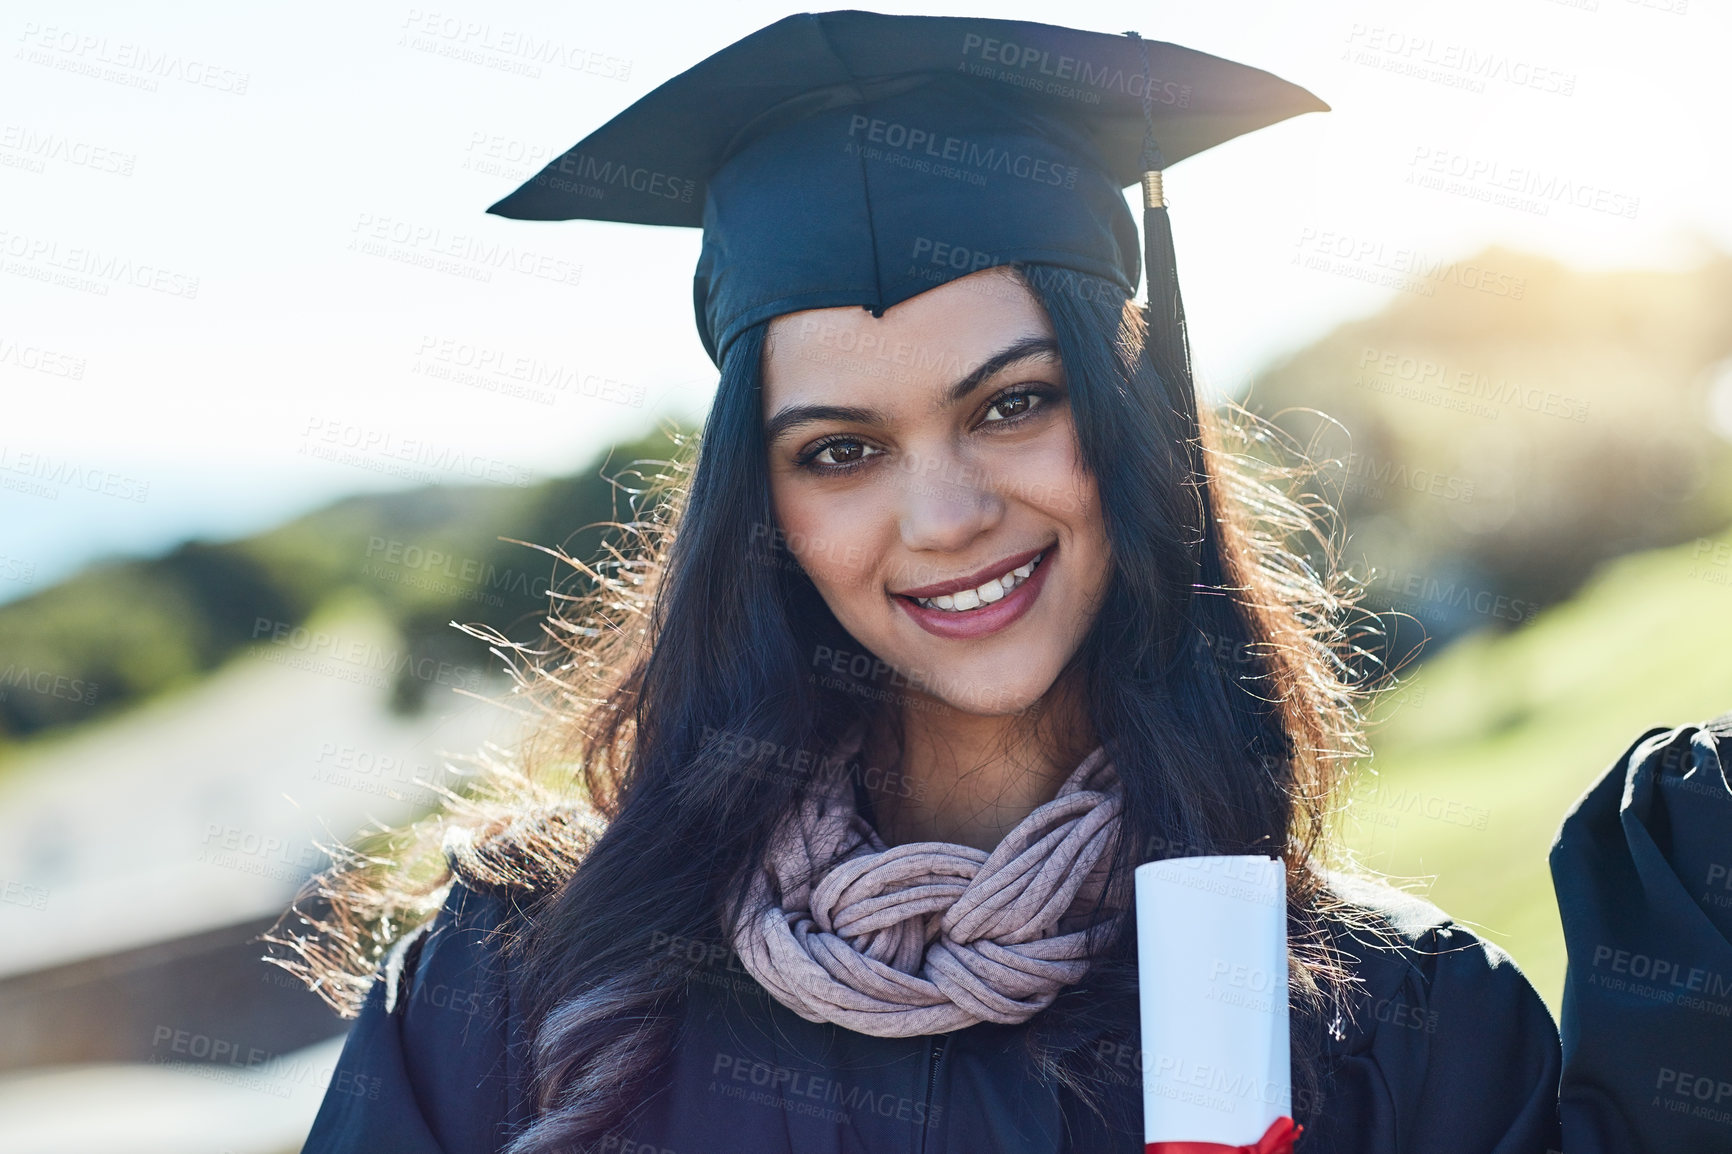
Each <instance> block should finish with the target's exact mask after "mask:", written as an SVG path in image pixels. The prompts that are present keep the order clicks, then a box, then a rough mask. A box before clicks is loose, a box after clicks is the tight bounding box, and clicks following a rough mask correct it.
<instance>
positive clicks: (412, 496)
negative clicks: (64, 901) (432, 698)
mask: <svg viewBox="0 0 1732 1154" xmlns="http://www.w3.org/2000/svg"><path fill="white" fill-rule="evenodd" d="M673 433H674V435H676V436H677V435H681V432H680V430H678V429H675V430H673ZM673 453H674V443H673V441H672V440H671V439H670V437H669V435H668V433H667V431H658V432H655V433H651V434H649V435H646V436H644V437H643V438H640V439H639V440H637V441H633V442H630V443H627V444H624V445H619V446H616V447H615V448H614V449H612V450H611V451H610V452H608V453H606V454H603V455H602V456H601V457H600V458H598V459H597V460H596V461H594V462H592V463H591V465H590V466H589V467H587V468H585V469H583V470H582V471H580V472H579V473H577V474H575V475H574V476H571V477H566V478H561V479H557V480H552V481H547V482H544V483H542V484H540V485H537V486H534V487H529V488H513V487H508V486H474V487H457V486H438V487H428V488H421V489H414V490H409V491H405V492H400V493H390V494H385V495H376V496H359V497H351V498H348V499H345V500H343V501H339V502H337V503H336V504H334V505H331V506H328V507H327V508H324V509H320V510H318V511H316V512H313V513H310V514H308V515H306V516H304V517H301V518H299V519H297V520H294V521H290V522H288V523H286V524H284V525H281V526H279V527H278V528H275V529H272V530H270V531H269V532H266V533H261V534H258V535H256V536H252V537H247V538H244V539H241V540H236V541H230V542H224V543H218V544H213V543H207V542H198V541H195V542H189V543H187V544H184V545H181V546H180V547H178V548H176V549H175V550H173V551H172V552H170V553H169V554H167V555H166V556H163V557H159V558H154V559H147V560H127V561H120V562H114V563H109V564H102V565H97V566H93V567H92V568H90V569H87V570H85V571H84V572H82V573H80V574H78V575H77V576H75V577H73V578H71V579H69V580H67V581H64V582H62V583H60V584H58V585H55V586H53V587H52V588H49V589H46V590H44V591H42V592H41V593H39V594H36V595H35V596H32V597H29V598H25V599H22V600H19V601H15V602H12V603H10V604H7V605H5V606H0V747H3V746H4V745H5V744H7V743H9V742H15V741H17V740H19V739H23V738H27V737H30V736H32V735H34V734H38V733H41V732H43V731H47V730H53V729H56V728H60V727H66V726H73V725H77V724H80V723H82V722H85V721H88V720H91V719H92V718H94V717H98V716H101V715H104V714H107V713H110V712H113V711H116V710H120V709H123V708H125V707H126V706H128V705H131V704H134V703H137V702H139V701H142V700H145V699H147V698H150V697H153V696H155V695H157V694H160V693H163V692H165V691H168V690H171V689H175V688H178V687H182V686H186V685H189V684H192V683H193V682H196V681H197V680H199V679H200V678H202V677H203V676H205V675H206V674H207V673H209V672H210V671H212V670H214V669H215V668H216V667H217V666H218V665H220V664H222V663H223V662H224V661H225V660H226V659H227V658H229V657H230V656H232V655H234V654H235V653H236V652H237V651H239V650H240V649H242V648H244V647H246V646H248V645H251V644H254V643H256V642H259V641H262V640H267V639H270V638H271V637H273V636H275V637H277V638H282V637H284V636H286V635H288V634H289V633H290V631H292V630H294V629H296V628H298V627H301V626H303V625H304V624H305V623H306V622H307V620H308V619H309V617H311V616H312V615H313V614H314V613H315V612H316V611H317V610H318V609H319V607H320V606H322V605H324V604H326V603H328V602H330V601H331V600H332V599H333V598H335V597H336V596H338V595H339V594H341V593H344V592H346V591H347V592H355V591H360V592H361V593H363V594H364V595H365V596H366V598H368V599H369V600H371V601H373V602H374V603H376V604H377V605H378V606H380V607H381V608H382V609H383V610H384V612H385V615H386V617H387V619H388V621H389V623H390V624H391V625H392V626H393V627H394V628H395V629H396V631H397V633H398V634H399V636H400V638H401V643H402V647H401V656H400V657H399V658H398V664H400V665H401V666H402V668H403V670H404V671H407V670H409V669H413V668H416V667H417V666H421V667H424V659H429V658H430V659H432V660H434V661H445V662H450V663H452V664H455V665H461V666H464V667H467V668H477V667H488V668H491V667H492V666H494V665H496V664H497V662H495V661H494V660H493V659H492V658H490V657H488V655H487V654H486V653H485V651H484V649H483V647H482V646H481V645H480V644H479V643H478V642H476V641H475V640H473V639H471V638H468V637H465V636H464V635H462V634H460V633H459V632H458V631H457V630H455V629H453V628H451V627H450V625H449V622H451V621H452V620H458V621H463V622H482V623H485V624H487V625H490V626H492V627H494V628H496V629H498V630H500V631H501V632H503V633H504V634H506V635H507V636H509V637H512V638H514V639H517V638H526V637H532V636H534V631H535V627H536V622H537V621H538V620H539V618H540V617H541V615H542V614H544V613H545V612H546V610H547V606H548V601H547V593H548V590H549V587H550V583H553V582H566V584H565V585H564V586H562V587H563V588H566V589H567V590H568V591H569V590H570V589H571V586H570V584H569V582H570V581H571V580H572V579H573V577H574V574H573V573H572V572H571V570H570V569H569V568H566V567H563V566H560V565H558V564H557V563H556V562H555V561H554V560H553V559H552V558H551V557H549V556H547V555H546V554H545V553H541V552H538V551H536V550H533V549H530V548H526V547H525V546H524V545H520V544H515V543H513V541H511V540H505V539H506V538H513V539H515V540H516V541H525V542H531V543H533V544H537V545H544V546H549V547H557V546H561V545H563V546H564V547H565V548H566V549H567V550H568V551H569V552H570V553H571V554H572V555H573V556H575V557H580V558H583V559H585V560H589V559H592V558H594V557H595V556H597V555H598V554H599V553H600V551H601V548H602V541H603V539H604V535H605V530H604V529H603V528H601V527H600V526H601V525H602V524H603V523H605V522H610V521H616V520H618V521H629V520H631V519H632V517H633V516H634V514H633V512H632V509H631V506H630V504H629V500H628V496H629V494H628V492H627V491H628V490H630V489H635V488H640V487H641V477H638V476H636V475H635V474H634V470H633V468H632V462H634V461H664V460H667V459H669V458H670V457H671V456H672V455H673ZM643 471H644V473H646V474H649V473H653V472H654V471H655V470H654V468H653V467H646V468H645V469H644V470H643ZM429 684H430V682H429V680H428V679H427V678H424V677H418V676H410V675H407V673H406V672H399V673H398V675H397V676H396V677H395V679H394V681H393V696H392V704H393V707H394V708H397V709H399V710H404V711H412V710H414V709H416V708H418V707H419V705H420V703H421V699H422V696H423V695H424V694H425V692H426V690H427V688H428V686H429Z"/></svg>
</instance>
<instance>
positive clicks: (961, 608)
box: [893, 545, 1054, 639]
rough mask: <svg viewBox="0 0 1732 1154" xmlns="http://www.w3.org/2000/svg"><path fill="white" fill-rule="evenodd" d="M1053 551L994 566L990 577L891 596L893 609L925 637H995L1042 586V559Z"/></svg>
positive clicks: (1036, 552)
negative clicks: (910, 619) (904, 616)
mask: <svg viewBox="0 0 1732 1154" xmlns="http://www.w3.org/2000/svg"><path fill="white" fill-rule="evenodd" d="M1053 548H1054V546H1051V545H1049V546H1047V547H1046V548H1044V549H1036V550H1031V551H1029V552H1027V553H1022V554H1019V555H1017V556H1014V557H1007V558H1005V560H1003V561H1001V562H998V563H996V564H995V565H994V566H993V569H996V570H997V571H998V572H997V573H996V574H993V573H992V571H991V570H988V571H987V576H986V578H985V579H984V580H982V579H981V576H980V574H969V575H968V576H966V577H962V578H959V579H957V580H953V581H942V582H938V583H937V584H933V585H924V586H921V587H920V588H918V589H907V590H903V591H902V592H900V593H896V594H893V596H894V598H895V600H896V603H897V604H898V605H900V606H901V607H902V609H903V611H904V612H906V613H907V614H908V615H909V616H910V617H911V618H913V619H914V623H915V624H916V625H919V626H920V627H921V628H922V629H924V630H926V631H927V632H928V633H931V634H934V635H936V636H939V637H946V638H953V639H962V638H974V637H984V636H986V635H987V634H990V633H996V632H998V631H999V630H1000V629H1003V628H1005V627H1006V626H1008V625H1010V623H1011V622H1013V621H1015V620H1016V619H1017V618H1019V617H1021V616H1022V615H1023V614H1024V613H1026V612H1027V611H1028V609H1029V607H1030V606H1031V605H1033V604H1034V600H1035V598H1036V597H1038V596H1039V595H1040V587H1041V586H1042V585H1043V584H1044V583H1045V578H1046V570H1047V566H1046V565H1045V564H1044V562H1045V560H1046V558H1047V555H1048V554H1049V553H1051V552H1052V550H1053Z"/></svg>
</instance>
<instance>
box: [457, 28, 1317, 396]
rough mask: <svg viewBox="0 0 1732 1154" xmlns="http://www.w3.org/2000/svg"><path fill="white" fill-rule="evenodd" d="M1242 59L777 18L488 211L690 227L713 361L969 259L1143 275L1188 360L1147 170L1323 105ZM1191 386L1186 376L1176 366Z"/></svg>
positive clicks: (1167, 335)
mask: <svg viewBox="0 0 1732 1154" xmlns="http://www.w3.org/2000/svg"><path fill="white" fill-rule="evenodd" d="M1327 107H1328V106H1327V105H1325V104H1324V103H1323V102H1322V101H1320V100H1318V99H1317V98H1316V97H1315V96H1312V95H1311V94H1310V93H1309V92H1307V91H1305V90H1304V89H1303V88H1299V87H1297V86H1295V85H1293V84H1289V83H1288V82H1286V81H1284V80H1282V79H1280V78H1279V77H1276V76H1272V75H1270V74H1269V73H1267V72H1263V71H1261V70H1259V69H1256V68H1251V67H1247V66H1246V65H1243V64H1236V63H1234V62H1232V61H1230V60H1223V59H1221V58H1220V57H1216V56H1210V55H1208V54H1206V53H1202V52H1196V51H1193V50H1191V49H1188V48H1182V47H1179V46H1178V45H1175V44H1166V43H1161V42H1157V41H1150V40H1144V39H1142V38H1141V37H1139V36H1138V35H1137V34H1136V33H1126V34H1124V35H1122V36H1114V35H1109V34H1105V33H1099V32H1086V31H1081V30H1078V29H1074V28H1061V27H1056V26H1054V25H1050V24H1037V23H1031V22H1028V21H1020V20H995V19H978V18H961V17H949V16H887V15H881V14H879V13H874V12H857V11H845V12H821V13H803V14H800V15H796V16H789V17H786V18H784V19H782V20H778V21H777V22H776V23H774V24H771V25H769V26H768V27H766V28H762V29H760V30H759V31H757V32H754V33H752V34H751V35H749V36H747V37H745V38H744V39H741V40H739V41H736V42H735V43H733V44H730V45H729V46H727V47H726V48H724V49H722V50H721V51H719V52H717V53H716V54H715V55H713V56H711V57H709V58H708V59H707V60H704V61H701V62H700V63H698V64H696V65H694V66H693V67H692V68H689V69H687V70H686V71H685V72H682V73H681V74H679V75H678V76H675V77H674V78H673V79H671V80H669V81H667V82H666V83H664V84H662V85H661V86H660V87H659V88H657V89H655V90H654V91H653V92H651V93H649V94H648V95H647V96H645V97H643V99H641V100H639V101H638V102H637V103H635V104H633V105H632V106H631V107H630V108H628V109H626V110H625V111H624V112H621V113H620V114H619V115H618V116H615V117H614V118H613V119H612V120H610V121H608V122H607V123H606V124H604V125H602V126H601V127H600V128H598V129H596V130H595V131H594V132H592V133H591V134H590V135H588V136H587V137H585V138H584V139H583V140H581V141H580V142H578V144H577V145H575V146H574V147H573V148H572V149H571V150H570V151H568V152H566V153H565V154H564V155H563V156H561V157H559V158H558V159H557V160H555V161H553V162H552V163H551V164H549V165H547V167H546V168H544V169H542V171H541V172H540V173H538V174H536V175H535V176H534V177H532V178H530V179H529V180H528V181H527V182H525V183H524V184H523V186H522V187H521V188H519V189H518V190H517V191H516V192H513V193H512V194H511V195H510V196H507V197H506V198H505V199H503V200H501V201H500V202H499V203H497V204H495V205H494V206H493V207H492V208H491V209H489V210H488V211H489V212H492V213H495V214H497V215H499V216H506V217H513V218H516V219H520V220H607V221H622V222H628V223H635V224H657V225H674V226H682V227H688V228H698V227H701V228H702V229H703V230H704V235H703V248H702V252H701V255H700V257H699V259H698V268H697V275H696V278H695V283H694V286H693V299H694V305H695V310H696V313H697V322H698V331H699V335H700V336H701V337H702V339H703V342H704V347H705V349H707V350H708V351H709V354H710V357H711V359H712V360H714V361H715V363H716V364H717V365H718V366H720V365H721V364H722V361H723V359H724V358H725V357H726V355H727V351H728V348H729V347H730V345H731V344H732V343H733V341H734V339H735V338H736V337H738V336H739V334H740V333H741V332H742V331H744V330H745V329H747V328H748V327H750V326H751V325H754V324H757V323H758V322H761V321H764V320H767V319H769V318H770V317H774V316H778V315H781V314H784V313H789V312H796V311H799V310H803V309H815V308H830V307H836V306H843V305H860V306H863V307H865V308H868V309H870V310H871V311H872V313H873V315H875V316H881V315H882V314H883V312H884V310H886V309H888V308H890V307H892V306H894V305H896V304H898V303H900V302H902V301H904V300H907V299H908V298H910V297H913V296H915V295H917V294H919V293H922V292H925V291H926V290H927V289H931V288H934V287H937V286H938V285H940V284H943V283H945V282H947V281H950V280H954V279H956V278H957V277H961V276H966V275H968V274H969V273H973V272H977V271H979V270H980V269H982V268H989V267H994V266H998V265H1007V264H1013V263H1017V262H1025V261H1026V262H1034V263H1042V264H1050V265H1057V266H1059V267H1062V268H1067V269H1072V270H1075V271H1077V272H1081V273H1085V274H1088V275H1091V276H1095V277H1101V278H1104V279H1106V280H1109V281H1112V282H1115V283H1117V284H1118V285H1119V286H1120V287H1121V288H1122V289H1123V290H1124V293H1125V295H1126V297H1130V296H1133V295H1134V294H1135V292H1136V284H1137V280H1138V278H1139V276H1140V273H1141V267H1142V263H1143V262H1142V260H1140V259H1139V253H1138V238H1137V230H1136V224H1135V222H1134V220H1133V219H1132V217H1131V214H1130V211H1129V210H1128V209H1127V208H1126V205H1125V200H1124V192H1123V190H1124V189H1125V188H1126V187H1127V186H1129V185H1132V184H1136V183H1138V182H1139V181H1141V182H1142V183H1143V185H1144V205H1145V209H1144V243H1145V245H1146V255H1147V264H1148V266H1149V274H1150V275H1149V285H1150V294H1149V298H1150V308H1149V319H1150V323H1151V326H1152V328H1151V333H1150V343H1151V344H1153V343H1155V342H1157V341H1162V342H1165V343H1166V346H1167V347H1168V348H1169V349H1176V350H1178V351H1179V353H1180V355H1182V356H1183V358H1184V364H1183V370H1184V371H1185V373H1186V375H1187V377H1188V375H1189V356H1188V352H1187V351H1185V348H1184V317H1183V306H1182V305H1181V303H1180V300H1179V295H1178V282H1177V279H1176V277H1175V276H1174V272H1173V262H1172V233H1171V228H1170V225H1169V223H1168V221H1167V212H1166V207H1165V202H1164V200H1163V197H1162V190H1161V170H1162V169H1163V168H1165V167H1166V166H1167V165H1168V164H1172V163H1176V162H1177V161H1180V160H1183V159H1184V158H1185V157H1187V156H1192V155H1194V154H1196V153H1198V152H1201V151H1203V150H1204V149H1207V148H1212V147H1214V146H1215V145H1217V144H1220V143H1222V142H1223V141H1227V140H1231V139H1232V138H1233V137H1235V136H1239V135H1240V134H1242V133H1245V132H1250V131H1252V130H1253V129H1257V128H1261V127H1263V126H1265V125H1268V124H1273V123H1275V122H1277V121H1280V120H1284V119H1286V118H1287V117H1290V116H1295V115H1297V114H1299V113H1301V112H1310V111H1322V110H1326V109H1327ZM1187 384H1188V380H1187Z"/></svg>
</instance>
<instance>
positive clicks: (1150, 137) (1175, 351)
mask: <svg viewBox="0 0 1732 1154" xmlns="http://www.w3.org/2000/svg"><path fill="white" fill-rule="evenodd" d="M1125 35H1126V36H1129V37H1130V38H1132V39H1133V40H1136V41H1138V42H1139V43H1140V44H1141V45H1142V49H1143V155H1142V167H1143V270H1144V273H1145V274H1146V275H1147V277H1148V300H1147V301H1146V302H1145V304H1144V306H1143V319H1144V322H1145V325H1146V335H1145V336H1144V338H1143V355H1144V356H1145V357H1147V358H1148V359H1149V361H1150V363H1151V364H1153V365H1154V367H1155V369H1156V371H1157V372H1159V373H1160V375H1161V377H1162V379H1163V380H1165V381H1166V382H1167V385H1168V388H1169V389H1170V390H1171V392H1172V396H1173V399H1174V400H1175V401H1176V402H1177V408H1178V411H1179V415H1180V417H1181V419H1182V420H1183V423H1184V428H1185V456H1186V460H1187V461H1188V463H1189V465H1190V472H1191V484H1192V486H1193V489H1194V491H1195V493H1196V498H1197V502H1198V508H1197V525H1196V537H1195V538H1194V539H1193V540H1192V541H1190V542H1189V543H1188V544H1189V547H1190V553H1191V565H1192V573H1193V583H1196V582H1197V581H1199V580H1201V581H1216V580H1218V575H1214V574H1211V573H1205V572H1203V568H1204V566H1203V559H1204V558H1203V549H1202V544H1203V538H1204V535H1205V534H1206V533H1207V518H1208V514H1207V508H1206V506H1207V502H1208V496H1207V493H1206V488H1207V484H1208V481H1207V476H1206V474H1205V473H1204V471H1203V446H1202V438H1201V430H1200V428H1199V425H1198V420H1197V398H1196V382H1195V381H1194V379H1193V378H1192V376H1191V341H1190V337H1189V335H1188V334H1187V333H1186V330H1185V302H1184V298H1183V297H1181V296H1180V295H1179V270H1178V263H1177V261H1176V260H1175V259H1174V254H1173V223H1172V221H1171V220H1170V219H1169V218H1168V215H1167V198H1166V191H1165V189H1164V188H1163V187H1162V182H1161V173H1162V170H1163V169H1165V168H1166V158H1165V157H1163V156H1162V155H1161V146H1160V145H1159V144H1158V143H1156V141H1155V115H1154V96H1153V89H1154V83H1153V79H1152V68H1151V66H1150V63H1149V44H1148V41H1146V40H1144V39H1143V38H1142V36H1141V35H1140V34H1138V33H1136V32H1127V33H1125Z"/></svg>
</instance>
